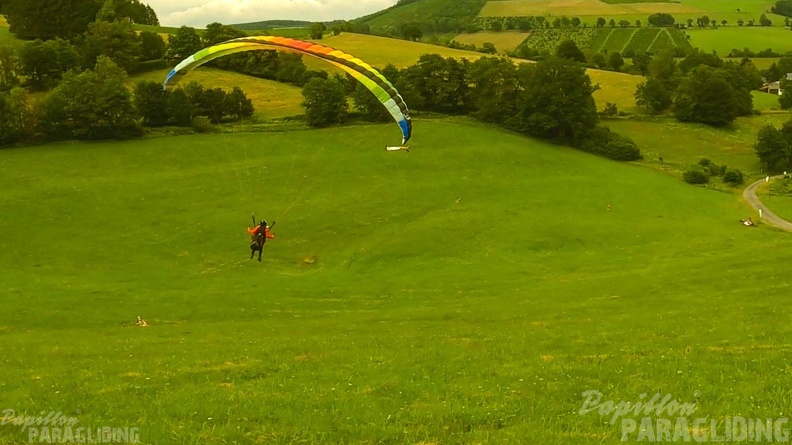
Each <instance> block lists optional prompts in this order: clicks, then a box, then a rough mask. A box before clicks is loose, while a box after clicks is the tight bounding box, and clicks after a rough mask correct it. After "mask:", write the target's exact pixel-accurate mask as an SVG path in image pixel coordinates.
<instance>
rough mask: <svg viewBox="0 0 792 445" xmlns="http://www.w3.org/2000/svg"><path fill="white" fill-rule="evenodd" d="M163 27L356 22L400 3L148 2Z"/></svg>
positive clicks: (315, 0) (375, 0) (362, 0)
mask: <svg viewBox="0 0 792 445" xmlns="http://www.w3.org/2000/svg"><path fill="white" fill-rule="evenodd" d="M143 2H144V3H148V4H149V5H150V6H151V7H152V8H154V11H156V13H157V16H158V17H159V19H160V24H162V25H163V26H182V25H187V26H194V27H199V28H202V27H204V26H206V25H207V24H209V23H212V22H220V23H223V24H226V25H227V24H232V23H247V22H258V21H262V20H306V21H320V20H323V21H327V20H335V19H353V18H357V17H361V16H364V15H366V14H370V13H372V12H376V11H379V10H381V9H385V8H387V7H389V6H393V4H395V3H396V0H147V1H146V0H144V1H143Z"/></svg>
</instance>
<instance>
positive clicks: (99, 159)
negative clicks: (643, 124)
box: [0, 121, 792, 444]
mask: <svg viewBox="0 0 792 445" xmlns="http://www.w3.org/2000/svg"><path fill="white" fill-rule="evenodd" d="M414 124H415V125H414V129H415V137H414V143H413V144H412V145H413V150H412V151H411V152H410V153H403V152H401V153H388V152H386V151H385V150H382V144H388V143H392V142H393V141H394V140H396V138H398V136H399V132H398V130H397V129H396V128H395V126H393V125H382V126H366V127H352V128H337V129H328V130H323V131H310V132H294V133H264V134H236V135H203V136H189V137H174V138H163V139H148V140H143V141H130V142H124V143H91V144H82V143H66V144H56V145H48V146H42V147H31V148H24V149H5V150H0V166H2V169H3V171H4V172H7V173H6V174H3V175H0V190H2V192H1V193H0V213H2V214H4V215H6V216H7V217H6V218H2V219H0V233H3V236H2V237H0V267H2V268H3V271H4V273H3V275H2V278H1V279H0V293H1V294H2V295H3V310H2V311H0V344H2V345H3V355H2V358H0V360H2V364H3V365H2V366H3V379H2V381H0V390H2V393H3V400H4V402H5V405H4V406H6V407H12V408H13V409H14V410H15V411H16V413H18V414H20V415H23V414H28V415H36V414H38V413H39V412H40V411H42V410H44V411H49V410H50V409H52V410H55V411H61V412H63V413H64V414H65V415H67V416H74V417H76V418H77V419H78V420H79V426H83V427H99V426H104V425H108V426H114V427H135V426H136V427H139V428H140V438H141V442H142V443H150V444H171V443H234V442H236V443H265V442H275V443H288V442H291V443H293V442H299V441H302V442H306V443H374V442H377V443H411V444H415V443H420V442H423V443H444V444H461V443H542V444H562V443H598V444H600V443H608V444H616V443H621V440H620V439H621V434H620V431H619V425H618V424H617V425H610V424H608V418H607V416H600V415H599V414H597V413H596V412H594V413H589V414H586V415H579V414H578V411H579V410H580V408H581V405H582V403H583V397H582V395H581V394H582V393H583V392H584V391H587V390H598V391H600V392H602V393H603V399H607V400H614V401H618V400H626V401H637V400H638V397H639V394H641V393H649V394H654V393H656V392H658V393H661V395H664V394H670V395H671V396H672V397H673V398H675V399H678V400H679V401H681V402H697V404H698V411H697V412H696V414H695V417H707V416H709V417H712V418H714V419H718V420H720V421H722V420H723V419H724V418H725V417H729V416H734V415H742V416H749V417H752V418H753V417H761V418H765V417H778V416H780V415H781V413H784V414H786V413H788V408H789V404H788V401H789V398H790V396H792V392H790V389H789V387H788V385H787V383H788V380H789V375H790V373H791V372H792V368H790V366H789V364H788V360H787V358H788V355H789V353H790V350H792V345H791V344H790V335H792V315H790V312H789V311H787V310H784V307H785V304H786V301H787V300H788V296H789V294H790V289H789V286H790V282H789V280H788V279H787V278H786V276H785V275H784V274H783V273H779V269H778V264H779V263H783V262H785V261H787V260H788V259H789V254H788V253H787V252H788V251H789V249H790V248H792V238H791V237H789V236H787V235H785V234H781V233H778V232H775V231H772V230H764V229H756V230H746V229H744V228H743V227H742V226H740V225H739V224H738V223H737V219H738V218H741V217H745V216H746V213H747V209H746V207H745V206H744V205H743V204H742V203H741V202H740V201H739V199H738V198H737V197H736V196H735V195H732V194H726V193H717V192H713V191H710V190H706V189H703V188H698V187H692V186H689V185H686V184H684V183H683V182H681V181H679V180H677V179H675V178H671V177H669V176H666V175H663V174H661V173H659V172H654V171H652V170H649V169H644V168H639V167H635V166H630V165H623V164H619V163H615V162H610V161H606V160H602V159H599V158H595V157H592V156H588V155H585V154H581V153H579V152H575V151H572V150H568V149H565V148H560V147H555V146H551V145H548V144H543V143H538V142H535V141H531V140H528V139H524V138H522V137H518V136H514V135H511V134H507V133H504V132H500V131H495V130H492V129H488V128H486V127H481V126H477V125H474V124H469V123H467V122H466V121H462V122H456V121H416V122H415V123H414ZM607 204H612V210H611V211H606V205H607ZM251 211H256V212H257V216H258V217H265V218H268V219H269V220H270V221H272V220H277V222H278V224H277V226H276V227H275V230H274V232H275V235H276V236H277V238H276V239H275V240H272V241H271V242H270V243H268V244H267V246H266V255H265V258H264V262H263V263H262V264H259V263H258V262H255V261H253V262H251V261H249V260H248V259H247V257H246V256H247V236H246V234H245V232H244V230H245V226H246V224H248V223H249V222H250V221H249V218H250V216H249V214H250V212H251ZM759 252H761V254H762V255H761V261H757V256H758V253H759ZM139 315H140V316H143V317H144V318H146V319H147V320H148V321H149V323H150V326H149V327H146V328H137V327H135V325H134V320H135V317H137V316H139ZM735 382H739V385H736V384H735ZM27 438H28V434H27V432H23V431H21V428H20V427H16V426H14V425H9V424H6V425H3V426H2V427H0V442H3V441H4V442H10V443H18V442H21V441H24V440H27Z"/></svg>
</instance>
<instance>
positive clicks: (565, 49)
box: [556, 39, 586, 63]
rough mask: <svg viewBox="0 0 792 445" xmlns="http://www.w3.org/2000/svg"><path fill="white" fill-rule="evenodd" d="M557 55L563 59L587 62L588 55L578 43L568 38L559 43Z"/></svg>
mask: <svg viewBox="0 0 792 445" xmlns="http://www.w3.org/2000/svg"><path fill="white" fill-rule="evenodd" d="M556 56H557V57H560V58H562V59H568V60H573V61H575V62H580V63H586V55H585V54H583V51H581V50H580V48H578V46H577V44H576V43H575V42H574V41H573V40H571V39H567V40H564V41H563V42H561V43H559V44H558V48H556Z"/></svg>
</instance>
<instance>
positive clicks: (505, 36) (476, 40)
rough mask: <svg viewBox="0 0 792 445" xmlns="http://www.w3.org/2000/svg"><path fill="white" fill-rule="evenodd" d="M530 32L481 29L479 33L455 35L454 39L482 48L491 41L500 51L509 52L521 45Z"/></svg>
mask: <svg viewBox="0 0 792 445" xmlns="http://www.w3.org/2000/svg"><path fill="white" fill-rule="evenodd" d="M529 35H530V33H527V32H520V31H503V32H493V31H480V32H477V33H462V34H459V35H457V36H456V37H454V40H455V41H457V42H459V43H463V44H465V45H476V48H481V47H482V46H483V45H484V44H485V43H487V42H489V43H492V44H493V45H495V49H497V50H498V52H499V53H503V52H509V51H512V50H514V49H515V48H517V47H518V46H520V44H521V43H522V42H523V41H524V40H525V39H526V38H528V36H529Z"/></svg>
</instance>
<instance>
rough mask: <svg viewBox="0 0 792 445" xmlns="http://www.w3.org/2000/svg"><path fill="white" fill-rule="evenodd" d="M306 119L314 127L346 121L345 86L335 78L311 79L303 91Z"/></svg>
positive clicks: (347, 106)
mask: <svg viewBox="0 0 792 445" xmlns="http://www.w3.org/2000/svg"><path fill="white" fill-rule="evenodd" d="M302 95H303V99H304V100H303V103H302V105H303V106H304V107H305V117H306V119H307V121H308V125H310V126H312V127H326V126H328V125H331V124H337V123H341V122H343V121H344V119H346V115H347V109H348V108H349V104H348V103H347V99H346V94H345V91H344V85H342V84H341V82H339V81H338V80H336V79H335V78H330V79H320V78H314V79H311V80H310V81H309V82H308V83H307V84H305V86H304V87H303V89H302Z"/></svg>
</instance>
